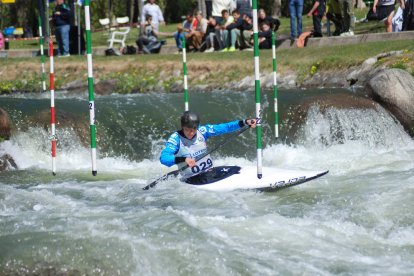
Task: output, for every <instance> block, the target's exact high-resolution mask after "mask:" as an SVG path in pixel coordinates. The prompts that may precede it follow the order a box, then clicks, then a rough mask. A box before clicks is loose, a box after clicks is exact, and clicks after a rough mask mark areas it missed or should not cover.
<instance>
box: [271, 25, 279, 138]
mask: <svg viewBox="0 0 414 276" xmlns="http://www.w3.org/2000/svg"><path fill="white" fill-rule="evenodd" d="M272 54H273V99H274V104H273V107H274V118H275V137H276V138H278V137H279V112H278V107H277V105H278V102H277V98H278V95H277V80H276V71H277V63H276V36H275V32H272Z"/></svg>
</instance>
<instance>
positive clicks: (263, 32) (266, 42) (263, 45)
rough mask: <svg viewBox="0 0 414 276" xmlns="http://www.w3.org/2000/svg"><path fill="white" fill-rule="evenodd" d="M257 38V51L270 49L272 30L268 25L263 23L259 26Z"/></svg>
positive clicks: (265, 22)
mask: <svg viewBox="0 0 414 276" xmlns="http://www.w3.org/2000/svg"><path fill="white" fill-rule="evenodd" d="M258 37H259V49H271V48H272V29H271V28H270V23H269V22H267V21H263V22H262V23H261V24H260V31H259V33H258Z"/></svg>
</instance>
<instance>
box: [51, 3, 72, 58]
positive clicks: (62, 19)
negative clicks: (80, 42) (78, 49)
mask: <svg viewBox="0 0 414 276" xmlns="http://www.w3.org/2000/svg"><path fill="white" fill-rule="evenodd" d="M71 16H72V12H71V10H70V8H69V6H68V5H66V4H65V1H64V0H57V1H56V6H55V8H54V9H53V24H54V25H55V28H56V40H57V43H58V53H59V56H61V57H69V56H70V53H69V31H70V19H71Z"/></svg>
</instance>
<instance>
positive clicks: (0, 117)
mask: <svg viewBox="0 0 414 276" xmlns="http://www.w3.org/2000/svg"><path fill="white" fill-rule="evenodd" d="M10 130H11V123H10V119H9V115H8V114H7V112H6V111H4V109H2V108H0V141H1V140H9V139H10V134H11V133H10Z"/></svg>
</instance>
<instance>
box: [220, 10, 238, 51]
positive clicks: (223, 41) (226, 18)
mask: <svg viewBox="0 0 414 276" xmlns="http://www.w3.org/2000/svg"><path fill="white" fill-rule="evenodd" d="M215 18H217V17H215ZM219 18H221V20H220V21H218V22H220V23H219V24H218V26H217V27H216V38H217V41H218V44H219V49H220V50H223V49H224V48H226V47H227V36H228V30H227V26H228V25H230V24H231V23H233V21H234V18H233V16H230V15H229V11H228V10H222V11H221V17H219ZM216 20H217V19H216Z"/></svg>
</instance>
